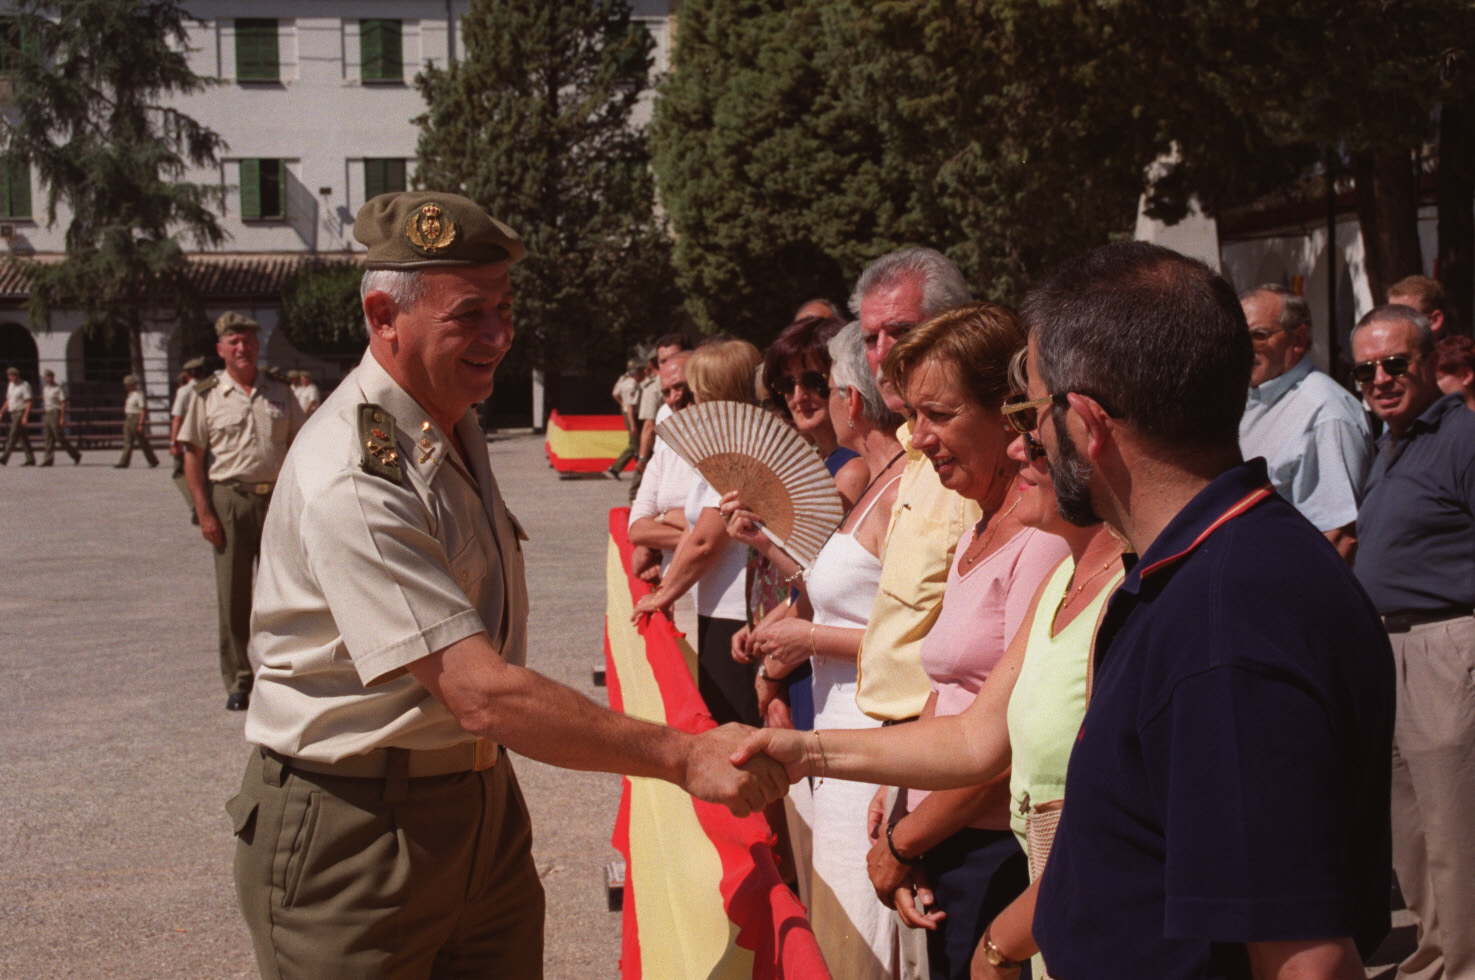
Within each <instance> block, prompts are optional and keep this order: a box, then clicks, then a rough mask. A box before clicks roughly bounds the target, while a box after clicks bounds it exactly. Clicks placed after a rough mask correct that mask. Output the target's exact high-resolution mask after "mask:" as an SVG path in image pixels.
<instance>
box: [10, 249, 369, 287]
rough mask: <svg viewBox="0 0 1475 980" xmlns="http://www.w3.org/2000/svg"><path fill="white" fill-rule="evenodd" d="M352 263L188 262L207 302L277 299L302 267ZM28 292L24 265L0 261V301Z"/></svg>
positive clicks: (232, 258)
mask: <svg viewBox="0 0 1475 980" xmlns="http://www.w3.org/2000/svg"><path fill="white" fill-rule="evenodd" d="M31 261H35V262H41V263H46V264H50V263H53V262H59V261H61V256H59V255H38V256H36V257H35V258H34V259H32V260H31ZM351 261H354V259H353V258H352V257H351V256H348V255H342V254H334V255H321V254H317V255H310V254H305V253H301V252H297V253H291V252H266V253H255V254H248V253H238V254H226V255H192V256H190V258H189V262H190V278H191V279H193V280H194V282H195V285H197V286H198V287H199V288H200V290H201V292H203V293H204V294H205V296H206V298H208V299H242V298H252V299H257V298H263V297H275V296H280V295H281V292H282V286H283V284H285V283H286V281H287V279H288V278H289V277H291V275H292V274H293V273H294V272H296V271H297V270H298V269H300V268H302V267H303V266H304V265H308V264H310V263H314V262H320V263H341V262H351ZM30 291H31V276H30V272H29V270H28V269H27V268H26V264H25V263H24V262H21V261H17V260H15V259H0V297H3V298H23V297H25V296H27V295H29V293H30Z"/></svg>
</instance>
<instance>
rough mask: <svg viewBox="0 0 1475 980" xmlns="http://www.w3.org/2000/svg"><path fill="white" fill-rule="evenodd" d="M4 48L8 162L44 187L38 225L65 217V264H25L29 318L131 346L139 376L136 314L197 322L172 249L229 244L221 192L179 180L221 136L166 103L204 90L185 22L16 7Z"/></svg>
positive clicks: (86, 8)
mask: <svg viewBox="0 0 1475 980" xmlns="http://www.w3.org/2000/svg"><path fill="white" fill-rule="evenodd" d="M14 9H15V14H14V16H15V18H16V19H15V21H14V22H13V23H14V27H15V30H13V31H11V32H10V33H9V38H8V42H9V44H10V47H9V50H8V51H7V52H6V55H7V57H8V58H9V63H10V65H11V74H12V77H13V79H14V83H15V114H14V115H13V116H8V117H6V118H5V119H4V121H3V128H0V132H3V145H4V149H5V152H7V153H9V154H14V155H15V156H17V157H22V158H25V159H26V160H28V161H29V163H30V165H31V166H32V167H34V168H35V169H36V172H37V175H38V176H39V177H40V180H41V182H42V183H43V184H44V185H45V188H46V219H47V221H48V223H50V224H55V222H56V220H57V209H58V206H59V205H65V207H66V209H67V211H69V212H70V213H71V222H70V224H68V226H67V231H66V252H67V255H66V259H65V260H64V261H63V262H61V263H58V264H42V263H30V267H31V268H30V271H31V275H32V282H33V284H34V285H33V287H32V293H31V304H30V306H31V309H30V314H31V317H32V319H33V320H35V321H37V322H46V321H47V320H49V318H50V314H51V312H52V311H53V310H58V309H69V310H78V311H81V312H82V314H83V316H84V324H85V326H84V329H86V330H87V331H89V333H91V334H93V335H100V336H102V337H104V338H112V337H115V336H118V335H124V334H126V336H127V337H128V347H129V355H130V360H131V361H132V365H133V373H134V374H136V375H138V376H139V378H140V379H142V378H143V377H144V372H143V351H142V344H141V342H140V337H139V331H140V329H141V326H142V321H143V317H144V316H145V315H146V314H150V313H159V312H169V311H172V312H173V314H174V316H175V317H176V318H179V319H186V318H193V317H198V315H199V311H200V310H201V308H202V306H203V304H202V302H201V298H200V296H199V295H198V293H197V291H196V290H195V289H194V287H193V286H192V284H191V283H190V280H189V277H188V276H187V274H186V273H187V260H186V258H185V255H184V251H183V249H182V248H181V247H180V244H179V239H180V237H181V236H182V237H184V238H186V239H189V240H191V241H192V243H193V244H194V245H195V246H196V247H201V248H204V247H209V246H214V245H218V244H220V243H221V242H222V241H224V239H225V233H224V231H222V230H221V227H220V224H219V222H218V220H217V217H216V208H217V207H219V205H220V194H221V191H220V189H219V188H216V187H212V186H207V185H203V184H198V183H192V182H189V181H187V180H185V179H184V178H185V176H186V175H187V173H188V171H189V169H190V168H191V167H196V168H198V167H205V166H209V165H211V164H213V163H215V159H216V154H217V153H218V152H219V151H220V150H221V149H222V148H223V147H224V142H223V141H222V140H221V138H220V137H219V136H218V135H217V134H216V133H214V132H213V131H211V130H210V129H208V128H206V127H205V126H202V125H201V124H199V123H198V122H196V121H195V120H193V119H191V118H190V117H189V116H187V115H185V114H184V113H181V112H179V111H178V110H176V109H174V108H172V107H171V106H170V105H169V104H168V100H169V98H170V97H171V96H175V95H180V94H188V93H192V92H198V91H200V90H201V89H203V88H204V87H205V86H206V85H207V84H208V81H207V80H206V79H203V78H201V77H200V76H198V75H196V74H195V73H194V72H193V71H192V70H191V69H190V67H189V62H188V60H187V58H186V55H185V50H186V40H187V39H186V24H187V22H188V19H189V17H188V14H187V13H186V12H185V11H184V10H183V9H182V7H181V6H180V5H179V4H178V3H175V2H173V0H69V2H67V3H63V4H56V3H50V2H46V0H17V2H16V3H15V5H14Z"/></svg>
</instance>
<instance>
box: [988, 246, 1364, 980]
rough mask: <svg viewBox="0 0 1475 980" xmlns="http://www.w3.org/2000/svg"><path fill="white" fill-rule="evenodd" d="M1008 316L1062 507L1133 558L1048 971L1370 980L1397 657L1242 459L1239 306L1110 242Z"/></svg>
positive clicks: (1067, 854)
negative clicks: (1018, 326)
mask: <svg viewBox="0 0 1475 980" xmlns="http://www.w3.org/2000/svg"><path fill="white" fill-rule="evenodd" d="M1021 312H1022V318H1023V320H1024V322H1025V324H1026V326H1027V327H1028V328H1029V330H1030V343H1029V354H1028V372H1027V375H1028V379H1029V385H1028V394H1029V398H1028V400H1027V401H1026V402H1025V404H1030V403H1033V404H1035V405H1036V406H1039V407H1040V409H1041V410H1040V412H1039V419H1038V430H1037V432H1036V433H1035V435H1036V436H1037V437H1038V439H1039V441H1040V442H1041V443H1042V444H1043V445H1044V447H1045V452H1046V457H1047V459H1048V461H1049V470H1050V476H1051V480H1052V481H1053V483H1054V486H1055V492H1056V496H1057V499H1058V500H1059V503H1060V507H1061V513H1062V514H1063V515H1064V516H1065V517H1066V519H1067V520H1070V521H1072V522H1073V523H1079V524H1085V523H1087V522H1089V521H1091V520H1093V519H1099V520H1104V521H1105V522H1106V523H1107V524H1109V525H1110V526H1111V527H1112V528H1113V529H1114V530H1115V531H1116V532H1117V533H1118V534H1120V535H1121V537H1122V538H1123V539H1124V540H1125V541H1126V542H1127V543H1128V551H1129V552H1130V554H1129V556H1128V559H1127V561H1128V565H1129V568H1128V572H1127V575H1126V578H1125V579H1124V580H1123V582H1122V584H1121V586H1120V587H1119V588H1118V589H1117V591H1116V593H1115V594H1114V595H1113V596H1112V599H1111V602H1110V604H1109V605H1108V607H1107V611H1106V614H1105V616H1104V617H1103V619H1102V621H1101V623H1100V626H1099V627H1098V631H1097V635H1096V641H1095V650H1094V664H1095V672H1094V676H1093V679H1092V691H1091V700H1090V706H1089V707H1088V708H1087V711H1086V717H1085V721H1084V723H1083V725H1082V727H1081V731H1080V734H1079V735H1078V736H1077V739H1076V742H1075V745H1074V748H1073V750H1072V752H1071V757H1070V762H1069V765H1068V768H1067V771H1066V789H1065V799H1066V801H1067V802H1066V806H1065V808H1064V810H1063V815H1062V818H1061V821H1060V824H1059V828H1058V830H1057V833H1056V837H1055V844H1054V848H1053V850H1052V851H1051V853H1050V860H1049V863H1048V864H1047V865H1046V868H1045V872H1044V875H1043V877H1042V879H1041V882H1040V891H1039V897H1038V904H1037V906H1036V912H1035V919H1034V934H1035V938H1036V939H1037V940H1038V941H1039V945H1040V949H1041V952H1042V954H1043V956H1044V959H1045V964H1046V966H1047V967H1048V968H1049V971H1050V974H1051V975H1052V976H1060V977H1091V978H1093V980H1111V978H1122V980H1127V978H1131V980H1138V978H1142V977H1152V978H1153V980H1176V978H1183V980H1186V978H1190V977H1192V978H1209V977H1213V978H1250V977H1254V978H1257V980H1261V978H1279V980H1285V978H1289V977H1298V978H1313V977H1314V978H1321V980H1353V978H1358V980H1360V978H1362V977H1363V975H1364V974H1363V971H1362V962H1361V956H1362V955H1366V954H1368V953H1371V952H1372V950H1373V949H1374V948H1375V947H1376V946H1377V944H1378V943H1379V942H1380V941H1381V939H1382V937H1383V936H1384V935H1385V934H1386V932H1387V929H1388V921H1389V915H1388V891H1389V872H1388V867H1389V860H1390V859H1389V829H1388V769H1387V766H1386V763H1385V762H1384V760H1385V759H1386V758H1387V753H1388V750H1389V746H1390V744H1391V738H1392V726H1393V696H1392V685H1393V676H1392V675H1393V668H1392V659H1391V657H1390V655H1389V651H1388V643H1387V639H1386V637H1385V636H1384V635H1383V632H1382V630H1381V628H1380V624H1379V622H1378V618H1377V615H1376V612H1375V611H1374V609H1373V607H1372V604H1371V603H1370V602H1369V601H1368V599H1367V596H1366V595H1365V594H1363V592H1362V590H1361V589H1359V588H1358V585H1357V581H1356V579H1355V578H1354V577H1353V575H1352V572H1351V570H1350V569H1349V568H1348V567H1347V565H1346V563H1345V562H1343V561H1342V559H1341V558H1340V557H1339V556H1338V555H1337V553H1336V552H1335V550H1333V549H1332V548H1331V547H1330V546H1329V545H1328V544H1327V542H1326V540H1325V538H1323V537H1322V535H1321V534H1319V533H1318V532H1317V530H1316V529H1315V528H1314V527H1313V526H1312V525H1311V524H1310V523H1309V522H1308V521H1307V520H1306V519H1305V518H1304V517H1302V516H1301V515H1300V514H1299V513H1298V512H1297V511H1296V510H1295V508H1294V507H1292V506H1291V505H1290V503H1288V502H1287V501H1286V500H1285V499H1283V498H1282V497H1281V496H1280V495H1279V494H1277V493H1275V491H1274V489H1273V488H1272V487H1271V486H1270V483H1269V481H1268V479H1267V476H1266V470H1265V464H1264V462H1263V461H1261V460H1258V459H1254V460H1250V461H1248V462H1245V461H1244V460H1243V459H1242V457H1241V454H1240V448H1239V418H1240V415H1241V412H1242V409H1243V407H1244V397H1245V396H1244V392H1245V389H1246V388H1247V387H1248V384H1249V375H1250V362H1251V345H1250V340H1249V337H1248V331H1247V327H1246V325H1245V319H1244V313H1243V311H1242V309H1241V308H1240V305H1239V301H1238V297H1237V296H1236V295H1235V293H1234V291H1233V290H1232V289H1231V288H1230V286H1229V284H1228V283H1226V282H1225V281H1224V280H1223V279H1222V278H1220V277H1219V276H1218V275H1216V274H1215V273H1214V272H1213V271H1212V270H1211V269H1209V268H1208V267H1207V266H1205V265H1204V264H1203V263H1201V262H1198V261H1196V260H1193V259H1189V258H1186V257H1184V256H1182V255H1179V254H1177V253H1176V252H1172V251H1169V250H1167V249H1164V248H1162V247H1160V246H1156V245H1150V244H1148V243H1145V242H1122V243H1116V244H1112V245H1106V246H1103V247H1101V248H1098V249H1095V250H1093V251H1091V252H1089V253H1087V254H1086V255H1084V256H1081V257H1080V258H1077V259H1073V260H1071V261H1068V262H1066V263H1065V264H1064V265H1063V266H1062V267H1061V268H1060V269H1059V270H1058V271H1057V272H1056V273H1055V274H1054V275H1053V276H1052V277H1051V278H1050V279H1049V280H1047V281H1046V282H1045V283H1043V284H1042V285H1041V286H1039V287H1037V288H1036V289H1034V290H1032V291H1031V292H1030V294H1029V295H1028V297H1027V298H1026V299H1025V301H1024V304H1023V309H1022V311H1021ZM1144 351H1149V352H1151V356H1150V357H1144V356H1143V352H1144ZM1014 414H1017V413H1014Z"/></svg>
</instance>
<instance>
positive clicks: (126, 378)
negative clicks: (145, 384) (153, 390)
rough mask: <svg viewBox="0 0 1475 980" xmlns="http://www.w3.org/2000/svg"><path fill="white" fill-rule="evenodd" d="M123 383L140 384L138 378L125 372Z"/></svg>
mask: <svg viewBox="0 0 1475 980" xmlns="http://www.w3.org/2000/svg"><path fill="white" fill-rule="evenodd" d="M123 383H124V384H125V385H136V384H138V379H137V378H136V377H134V376H133V375H131V374H125V375H123Z"/></svg>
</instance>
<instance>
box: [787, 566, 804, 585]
mask: <svg viewBox="0 0 1475 980" xmlns="http://www.w3.org/2000/svg"><path fill="white" fill-rule="evenodd" d="M803 580H804V569H802V568H801V569H799V570H798V571H797V572H795V573H794V574H793V575H790V576H789V577H788V578H786V579H784V582H783V584H784V585H793V584H794V583H795V582H801V581H803Z"/></svg>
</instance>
